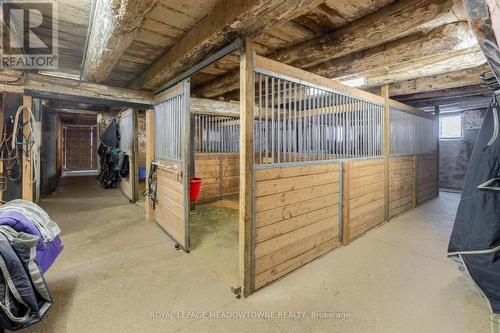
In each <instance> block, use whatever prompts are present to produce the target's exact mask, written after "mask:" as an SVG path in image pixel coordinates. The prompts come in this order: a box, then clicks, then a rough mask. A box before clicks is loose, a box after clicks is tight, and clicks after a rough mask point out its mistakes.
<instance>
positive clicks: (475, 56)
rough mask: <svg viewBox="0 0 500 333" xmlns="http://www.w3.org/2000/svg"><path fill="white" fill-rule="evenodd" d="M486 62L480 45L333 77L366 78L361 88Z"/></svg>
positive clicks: (337, 79) (446, 71) (343, 78)
mask: <svg viewBox="0 0 500 333" xmlns="http://www.w3.org/2000/svg"><path fill="white" fill-rule="evenodd" d="M485 63H486V58H485V57H484V55H483V53H482V52H481V50H480V49H479V48H478V47H473V48H469V49H464V50H458V51H454V52H450V53H447V54H438V55H436V56H432V57H427V58H424V59H416V60H415V61H409V62H405V63H403V64H395V65H392V66H387V67H386V68H380V69H377V70H373V71H368V72H364V73H361V74H359V75H350V76H344V77H340V78H335V79H333V80H334V81H338V82H342V81H346V80H353V79H357V78H364V79H365V81H366V84H365V85H364V86H360V88H361V89H363V88H369V87H378V86H382V85H384V84H390V83H394V82H399V81H406V80H412V79H417V78H420V77H426V76H431V75H439V74H444V73H448V72H453V71H459V70H464V69H468V68H472V67H477V66H478V65H482V64H485Z"/></svg>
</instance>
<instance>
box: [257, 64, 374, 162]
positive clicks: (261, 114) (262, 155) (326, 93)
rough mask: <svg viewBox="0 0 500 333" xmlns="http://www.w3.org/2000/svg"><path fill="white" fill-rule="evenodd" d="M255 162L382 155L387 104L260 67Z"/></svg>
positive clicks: (339, 158) (258, 72)
mask: <svg viewBox="0 0 500 333" xmlns="http://www.w3.org/2000/svg"><path fill="white" fill-rule="evenodd" d="M255 81H256V107H257V115H256V119H255V126H254V141H255V154H256V164H260V165H274V164H283V163H296V162H304V161H320V160H322V161H328V160H331V161H334V160H341V159H355V158H376V157H380V156H382V155H383V120H384V118H383V114H384V105H383V104H378V103H375V102H372V101H368V100H363V99H360V98H358V97H354V96H349V95H346V94H344V93H341V92H338V91H335V90H333V89H329V88H325V87H321V86H317V85H314V84H311V83H307V82H304V81H301V80H296V79H294V78H290V77H285V76H282V75H279V74H274V73H270V72H266V71H263V70H259V69H257V71H256V74H255Z"/></svg>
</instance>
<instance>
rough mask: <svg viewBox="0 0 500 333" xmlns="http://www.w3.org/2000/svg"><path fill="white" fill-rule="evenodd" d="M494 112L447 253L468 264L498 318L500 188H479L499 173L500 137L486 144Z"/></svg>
mask: <svg viewBox="0 0 500 333" xmlns="http://www.w3.org/2000/svg"><path fill="white" fill-rule="evenodd" d="M494 112H498V113H500V110H499V109H498V107H496V108H493V107H492V106H490V108H489V109H488V112H487V114H486V116H485V119H484V121H483V125H482V127H481V130H480V131H479V135H478V138H477V141H476V144H475V146H474V149H473V151H472V156H471V161H470V164H469V169H468V171H467V176H466V179H465V186H464V190H463V192H462V197H461V199H460V204H459V206H458V211H457V215H456V218H455V225H454V227H453V232H452V234H451V238H450V244H449V247H448V255H449V256H450V257H453V259H454V260H455V261H457V262H458V263H459V265H461V266H462V267H463V266H465V268H464V271H465V273H466V274H467V275H468V276H469V277H470V278H472V280H473V281H474V282H475V284H476V285H477V287H479V289H480V290H481V291H482V293H483V294H484V295H483V296H485V298H486V299H487V300H488V301H489V303H490V305H491V310H492V312H493V314H494V315H493V316H492V318H494V317H495V318H498V315H495V314H499V313H500V191H494V190H485V189H478V186H479V185H481V184H483V183H485V182H487V181H488V180H490V179H492V178H496V177H499V176H500V160H499V157H500V138H497V139H496V140H495V141H494V142H493V144H491V146H488V147H487V144H488V142H489V141H490V140H491V139H492V137H493V132H494V126H495V125H494V123H495V121H494ZM499 115H500V114H499Z"/></svg>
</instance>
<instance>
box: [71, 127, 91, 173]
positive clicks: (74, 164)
mask: <svg viewBox="0 0 500 333" xmlns="http://www.w3.org/2000/svg"><path fill="white" fill-rule="evenodd" d="M95 136H96V132H95V126H64V169H65V170H66V171H88V170H97V154H96V149H95V147H94V145H96V142H95V140H96V137H95Z"/></svg>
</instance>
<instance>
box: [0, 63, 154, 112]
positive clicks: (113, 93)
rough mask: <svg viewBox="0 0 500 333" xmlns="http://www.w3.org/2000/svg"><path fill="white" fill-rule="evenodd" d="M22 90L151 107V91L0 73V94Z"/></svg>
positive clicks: (46, 76) (7, 71)
mask: <svg viewBox="0 0 500 333" xmlns="http://www.w3.org/2000/svg"><path fill="white" fill-rule="evenodd" d="M25 90H32V91H37V92H42V93H50V94H64V95H70V96H75V98H77V97H78V98H80V97H84V98H89V99H94V100H106V101H115V102H124V103H129V104H137V105H153V104H154V103H153V92H152V91H149V90H136V89H128V88H117V87H111V86H106V85H102V84H97V83H89V82H83V81H78V80H72V79H67V78H60V77H54V76H48V75H40V74H35V73H22V72H21V71H16V70H2V71H0V92H10V93H17V94H23V93H24V91H25Z"/></svg>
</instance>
